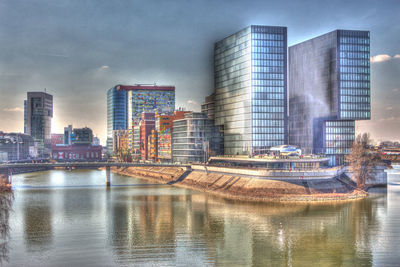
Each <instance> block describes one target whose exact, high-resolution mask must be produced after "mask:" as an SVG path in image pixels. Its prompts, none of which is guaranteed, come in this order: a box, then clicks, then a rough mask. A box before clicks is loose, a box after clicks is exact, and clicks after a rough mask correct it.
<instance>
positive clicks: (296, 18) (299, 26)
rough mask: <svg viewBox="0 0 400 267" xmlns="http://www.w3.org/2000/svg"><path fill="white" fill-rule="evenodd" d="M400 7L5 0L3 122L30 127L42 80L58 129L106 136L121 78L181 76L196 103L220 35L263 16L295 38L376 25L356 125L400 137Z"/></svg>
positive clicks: (0, 45)
mask: <svg viewBox="0 0 400 267" xmlns="http://www.w3.org/2000/svg"><path fill="white" fill-rule="evenodd" d="M399 14H400V1H398V0H395V1H385V0H381V1H376V0H375V1H370V0H364V1H333V0H330V1H325V0H319V1H317V0H309V1H284V0H283V1H265V0H264V1H235V0H229V1H222V0H219V1H209V0H198V1H190V0H185V1H184V0H181V1H172V0H170V1H165V0H164V1H154V0H148V1H127V0H124V1H122V0H119V1H118V0H114V1H105V0H98V1H94V0H70V1H62V0H58V1H49V0H41V1H36V0H29V1H28V0H26V1H16V0H14V1H12V0H10V1H9V0H0V51H1V52H0V96H1V98H0V130H3V131H23V112H22V110H23V100H24V99H25V97H26V92H27V91H40V90H43V89H44V88H47V91H48V92H50V93H51V94H53V96H54V119H53V127H52V128H53V132H61V131H62V129H63V127H64V126H66V125H68V124H71V123H73V124H74V126H75V127H82V126H88V127H91V128H92V129H93V130H94V132H95V133H96V134H97V135H98V136H99V137H100V138H101V140H102V142H104V141H105V133H106V90H107V89H109V88H111V87H112V86H114V85H115V84H120V83H121V84H135V83H154V82H156V83H157V84H167V85H175V86H176V90H177V91H176V95H177V107H186V108H187V109H195V110H199V109H200V103H201V102H202V101H203V100H204V97H205V96H206V95H208V94H210V93H211V92H212V90H213V73H212V70H213V65H212V60H213V59H212V57H213V44H214V42H216V41H218V40H220V39H222V38H224V37H226V36H228V35H230V34H232V33H234V32H236V31H238V30H240V29H242V28H244V27H246V26H248V25H251V24H260V25H278V26H286V27H288V40H289V45H293V44H296V43H298V42H301V41H304V40H307V39H310V38H312V37H315V36H318V35H321V34H324V33H326V32H329V31H332V30H335V29H353V30H369V31H370V32H371V56H373V59H372V61H373V62H371V73H372V74H371V82H372V86H371V91H372V119H371V121H364V122H358V123H357V124H356V128H357V131H359V132H364V131H368V132H371V134H372V137H373V139H374V140H375V141H380V140H384V139H393V140H400V136H399V133H400V105H399V102H400V16H399ZM396 55H399V56H398V57H399V58H397V57H396Z"/></svg>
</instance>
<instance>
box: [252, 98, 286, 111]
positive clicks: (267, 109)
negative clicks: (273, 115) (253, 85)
mask: <svg viewBox="0 0 400 267" xmlns="http://www.w3.org/2000/svg"><path fill="white" fill-rule="evenodd" d="M275 101H277V100H275ZM253 112H285V108H284V107H283V106H281V107H266V106H253Z"/></svg>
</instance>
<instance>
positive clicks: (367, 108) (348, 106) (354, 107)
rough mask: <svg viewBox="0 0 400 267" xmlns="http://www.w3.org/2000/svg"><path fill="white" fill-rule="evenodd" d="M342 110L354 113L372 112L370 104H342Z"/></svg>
mask: <svg viewBox="0 0 400 267" xmlns="http://www.w3.org/2000/svg"><path fill="white" fill-rule="evenodd" d="M340 109H341V110H353V111H363V110H364V111H370V110H371V106H370V104H364V103H358V104H345V103H340Z"/></svg>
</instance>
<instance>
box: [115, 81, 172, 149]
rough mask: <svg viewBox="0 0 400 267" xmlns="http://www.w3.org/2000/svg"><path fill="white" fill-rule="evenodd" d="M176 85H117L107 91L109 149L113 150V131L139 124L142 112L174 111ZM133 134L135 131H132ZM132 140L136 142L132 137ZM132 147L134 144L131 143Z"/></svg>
mask: <svg viewBox="0 0 400 267" xmlns="http://www.w3.org/2000/svg"><path fill="white" fill-rule="evenodd" d="M174 110H175V87H174V86H158V85H155V84H154V85H146V84H137V85H116V86H114V87H113V88H111V89H109V90H108V92H107V149H108V151H112V131H113V130H127V129H132V128H133V127H134V126H138V125H139V122H140V120H141V115H142V112H155V111H159V112H173V111H174ZM132 135H133V133H132ZM131 140H132V141H131V142H135V141H134V140H133V138H131ZM131 147H133V145H132V144H131Z"/></svg>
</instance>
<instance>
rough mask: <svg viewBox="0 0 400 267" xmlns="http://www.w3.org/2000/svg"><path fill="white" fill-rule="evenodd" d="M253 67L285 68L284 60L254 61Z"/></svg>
mask: <svg viewBox="0 0 400 267" xmlns="http://www.w3.org/2000/svg"><path fill="white" fill-rule="evenodd" d="M252 63H253V66H262V67H263V66H268V67H283V66H285V64H284V61H283V60H264V59H254V58H253V60H252Z"/></svg>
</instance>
